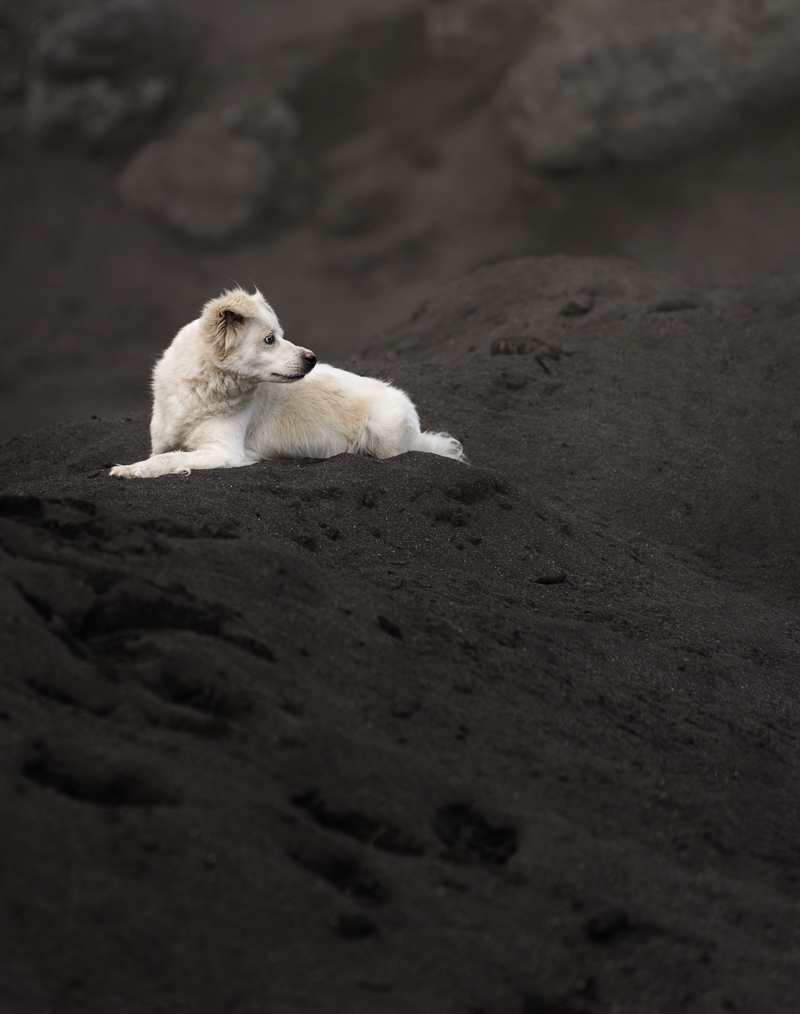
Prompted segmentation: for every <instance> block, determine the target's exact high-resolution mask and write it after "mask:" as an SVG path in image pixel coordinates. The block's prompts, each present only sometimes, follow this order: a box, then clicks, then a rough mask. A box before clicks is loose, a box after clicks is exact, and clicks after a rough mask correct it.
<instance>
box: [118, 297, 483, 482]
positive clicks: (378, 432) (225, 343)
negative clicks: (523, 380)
mask: <svg viewBox="0 0 800 1014" xmlns="http://www.w3.org/2000/svg"><path fill="white" fill-rule="evenodd" d="M316 362H317V357H316V356H315V355H314V354H313V352H309V351H308V349H302V348H299V347H298V346H297V345H292V343H291V342H288V341H286V339H285V338H284V337H283V331H282V330H281V326H280V324H279V323H278V318H277V317H276V316H275V313H274V312H273V310H272V307H271V306H270V305H269V303H267V302H266V300H265V299H264V297H263V296H262V295H261V293H260V292H256V293H255V294H254V295H252V296H251V295H249V294H248V293H247V292H245V291H244V290H243V289H234V290H233V291H231V292H225V293H223V295H221V296H219V297H218V298H217V299H213V300H211V302H209V303H207V304H206V305H205V307H204V308H203V313H202V316H200V317H199V318H198V319H197V320H195V321H192V323H191V324H187V325H186V327H184V328H182V329H181V330H180V331H179V332H178V334H177V335H176V336H175V339H174V341H173V342H172V344H171V345H170V347H169V348H168V349H167V351H166V352H165V353H164V355H163V356H162V357H161V359H160V360H159V362H158V363H157V364H156V367H155V371H154V373H153V417H152V420H151V423H150V437H151V440H152V452H151V456H150V457H149V458H148V459H147V460H146V461H137V462H136V463H135V464H133V465H117V466H116V467H115V468H112V469H111V474H112V475H115V476H120V477H122V478H125V479H137V478H138V479H144V478H151V477H153V476H156V475H165V474H167V473H170V472H182V473H188V472H189V471H190V470H191V469H192V468H232V467H234V466H238V465H252V464H253V463H254V462H256V461H262V460H263V459H265V458H300V457H309V458H329V457H331V456H332V455H334V454H341V453H342V452H344V451H347V452H349V453H351V454H369V455H372V456H373V457H376V458H390V457H392V456H393V455H395V454H402V453H403V452H404V451H431V452H433V453H434V454H442V455H444V456H446V457H449V458H456V459H457V460H458V461H463V460H464V454H463V451H462V449H461V444H460V443H459V442H458V440H456V439H455V438H454V437H451V436H449V435H448V434H447V433H423V432H421V430H420V425H419V416H418V415H417V411H416V409H415V408H414V405H413V404H412V403H411V400H410V399H409V398H408V397H407V395H405V394H404V393H403V392H402V391H400V390H398V389H397V388H396V387H392V386H391V385H390V384H385V383H384V382H383V381H381V380H374V379H372V378H371V377H359V376H357V375H356V374H354V373H348V372H346V371H345V370H337V369H336V368H335V367H333V366H327V365H325V364H321V365H319V366H316V368H315V365H316ZM312 371H313V372H312Z"/></svg>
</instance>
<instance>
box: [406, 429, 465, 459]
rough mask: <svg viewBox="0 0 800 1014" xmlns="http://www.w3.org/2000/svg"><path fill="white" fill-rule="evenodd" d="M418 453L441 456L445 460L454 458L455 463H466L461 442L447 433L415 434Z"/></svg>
mask: <svg viewBox="0 0 800 1014" xmlns="http://www.w3.org/2000/svg"><path fill="white" fill-rule="evenodd" d="M416 450H418V451H428V452H430V453H431V454H441V455H442V457H445V458H455V459H456V461H466V460H467V457H466V455H465V454H464V448H463V447H462V446H461V442H460V441H459V440H456V438H455V437H451V436H450V434H449V433H430V432H428V433H419V434H417V447H416Z"/></svg>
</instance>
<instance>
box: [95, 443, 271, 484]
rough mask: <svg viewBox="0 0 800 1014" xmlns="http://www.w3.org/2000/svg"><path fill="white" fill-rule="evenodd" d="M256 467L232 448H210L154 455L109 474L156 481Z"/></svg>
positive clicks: (122, 477) (253, 462) (250, 459)
mask: <svg viewBox="0 0 800 1014" xmlns="http://www.w3.org/2000/svg"><path fill="white" fill-rule="evenodd" d="M253 464H255V460H254V459H252V458H241V457H237V456H234V455H233V454H232V453H231V449H230V448H229V447H220V446H211V447H200V448H198V450H196V451H167V452H166V453H165V454H154V455H153V456H152V457H150V458H147V460H146V461H137V462H135V463H134V464H133V465H116V466H115V467H114V468H112V469H111V473H110V474H111V475H113V476H114V477H115V478H118V479H153V478H155V477H156V476H158V475H174V474H176V473H177V474H183V475H188V474H189V473H190V472H191V470H192V469H193V468H239V467H241V466H243V465H253Z"/></svg>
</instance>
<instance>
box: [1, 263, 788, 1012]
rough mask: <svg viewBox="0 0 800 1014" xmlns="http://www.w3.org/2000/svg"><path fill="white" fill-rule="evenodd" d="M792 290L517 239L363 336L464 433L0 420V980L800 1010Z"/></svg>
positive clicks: (499, 1008)
mask: <svg viewBox="0 0 800 1014" xmlns="http://www.w3.org/2000/svg"><path fill="white" fill-rule="evenodd" d="M798 318H800V283H798V282H797V281H796V280H789V281H786V282H781V283H775V284H774V285H772V286H771V287H768V288H763V289H760V290H758V291H755V290H751V291H749V292H746V293H744V294H741V293H738V294H737V293H730V292H725V291H715V292H710V293H702V292H695V291H689V290H687V289H686V288H685V287H682V286H681V285H679V284H678V283H675V282H672V281H670V280H668V279H664V278H661V277H657V276H653V275H648V274H645V273H643V272H640V271H639V270H637V269H635V268H633V267H632V266H631V265H630V264H628V263H626V262H623V261H614V260H586V261H583V260H572V259H568V258H552V259H544V260H535V259H529V260H523V261H517V262H511V263H507V264H501V265H499V266H497V267H492V268H486V269H482V270H480V271H479V272H477V273H476V274H475V275H473V276H471V277H469V278H467V279H465V280H463V281H461V282H459V283H456V284H455V285H453V286H451V287H449V288H448V289H446V290H444V291H443V292H442V293H441V294H440V295H439V296H437V297H436V298H434V299H433V300H432V301H431V302H430V303H429V304H427V305H426V306H424V307H422V308H420V311H418V313H417V314H416V315H415V319H413V320H412V321H410V322H409V323H408V324H406V325H404V326H403V327H402V328H400V329H398V330H397V331H396V332H394V333H392V334H390V335H388V336H386V337H385V338H384V339H383V340H382V341H381V342H380V343H378V345H376V346H375V348H374V349H373V350H372V352H371V353H370V354H369V355H368V356H367V358H366V359H365V360H363V361H362V362H361V363H360V364H359V368H363V370H364V372H369V373H375V374H379V375H381V376H385V377H390V378H393V379H395V380H396V381H397V382H398V383H399V384H401V385H402V386H404V387H405V388H406V389H407V390H408V391H409V392H410V393H411V394H412V396H413V397H414V398H415V400H416V401H417V403H418V405H419V408H420V412H421V415H422V418H423V422H424V423H425V424H426V425H427V426H428V427H430V428H447V429H449V430H451V431H452V432H453V433H455V434H456V435H458V436H459V437H461V438H462V439H463V440H464V443H465V447H466V450H467V452H468V454H469V455H470V459H471V464H470V465H469V466H466V465H462V464H459V463H456V462H453V461H450V460H446V459H442V458H436V457H433V456H429V455H423V454H409V455H403V456H401V457H399V458H396V459H392V460H389V461H383V462H381V461H375V460H369V459H361V458H355V457H349V456H341V457H338V458H334V459H331V460H328V461H273V462H265V463H261V464H259V465H256V466H253V467H250V468H245V469H236V470H219V471H210V472H196V473H194V474H192V475H191V476H188V477H186V476H168V477H163V478H160V479H156V480H146V481H137V482H121V481H112V480H110V479H109V478H108V475H107V472H106V469H107V467H108V465H109V464H110V463H113V462H116V461H123V462H128V461H133V460H137V459H138V458H140V457H142V456H143V455H144V454H145V453H146V452H147V449H148V440H147V419H146V418H145V417H144V416H136V417H133V418H130V419H112V420H100V419H96V420H88V421H75V422H68V423H62V424H59V425H57V426H53V427H49V428H48V429H45V430H39V431H37V432H35V433H32V434H29V435H28V436H25V437H21V438H18V439H14V440H12V441H11V442H10V443H8V444H6V445H5V446H4V447H3V449H2V452H0V476H2V477H1V478H0V489H2V499H0V514H1V515H2V518H0V539H1V540H2V558H1V559H2V611H1V613H0V615H2V619H3V623H2V632H3V633H2V636H3V646H2V654H3V658H4V660H5V664H4V677H3V683H2V691H1V692H2V701H0V730H1V731H2V735H0V745H1V748H2V752H3V755H2V764H1V765H0V772H1V775H0V777H1V778H2V789H1V790H0V791H2V811H1V812H2V813H3V828H4V830H3V834H2V835H0V869H1V870H2V871H3V875H4V881H5V883H4V894H5V899H6V902H5V907H4V910H3V911H4V914H3V920H4V926H3V929H2V936H3V938H4V939H5V940H6V941H11V942H12V945H11V946H10V947H8V946H7V947H6V948H4V949H3V951H2V954H3V962H4V968H3V971H2V975H0V982H1V983H2V986H0V1008H1V1009H2V1010H3V1011H4V1012H8V1014H29V1012H34V1011H36V1012H39V1011H42V1012H45V1011H46V1012H50V1011H53V1012H58V1014H73V1012H74V1014H77V1012H81V1014H108V1012H115V1011H119V1012H121V1014H139V1012H144V1011H164V1012H166V1011H186V1012H192V1014H221V1012H232V1014H311V1012H313V1014H343V1012H348V1014H350V1012H353V1014H355V1012H369V1014H411V1012H414V1014H416V1012H420V1014H422V1012H433V1011H436V1012H439V1011H441V1012H452V1014H595V1012H597V1014H601V1012H602V1014H612V1012H617V1014H622V1012H629V1014H644V1012H647V1014H662V1012H663V1014H672V1012H679V1011H687V1012H703V1014H705V1012H725V1011H745V1012H758V1014H761V1012H764V1014H780V1012H786V1014H789V1012H794V1011H796V1010H797V1009H798V1004H800V972H798V964H797V953H798V945H800V940H799V939H798V928H797V927H798V920H797V912H798V903H800V880H799V879H798V877H800V848H799V847H798V840H800V812H799V811H798V806H797V800H798V797H799V795H800V767H799V766H798V759H797V736H798V724H799V723H798V720H799V719H800V707H799V706H798V701H797V698H798V693H797V679H798V673H800V665H798V661H799V660H798V654H799V648H800V621H799V620H798V615H797V602H798V594H797V589H798V567H799V564H800V535H799V534H798V532H800V508H798V493H800V467H798V449H800V413H799V412H798V409H797V384H798V376H799V375H800V363H799V362H798V358H799V357H800V353H799V352H798V342H797V329H798Z"/></svg>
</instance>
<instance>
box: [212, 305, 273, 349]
mask: <svg viewBox="0 0 800 1014" xmlns="http://www.w3.org/2000/svg"><path fill="white" fill-rule="evenodd" d="M262 299H263V297H262ZM259 309H260V306H259V302H258V297H257V296H251V295H250V294H249V293H247V292H245V291H244V289H233V290H232V291H230V292H223V294H222V295H221V296H218V297H217V298H216V299H212V300H211V301H210V302H208V303H206V305H205V306H204V307H203V316H202V320H203V322H204V323H205V325H206V334H207V335H208V338H209V339H210V341H211V342H213V344H214V345H216V346H217V347H218V348H219V349H220V351H222V352H228V351H229V350H230V349H231V348H233V346H234V345H235V344H236V341H237V339H238V337H239V335H240V334H241V333H242V331H243V330H244V328H245V326H246V325H247V322H248V321H249V320H252V319H253V317H256V316H258V311H259Z"/></svg>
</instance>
